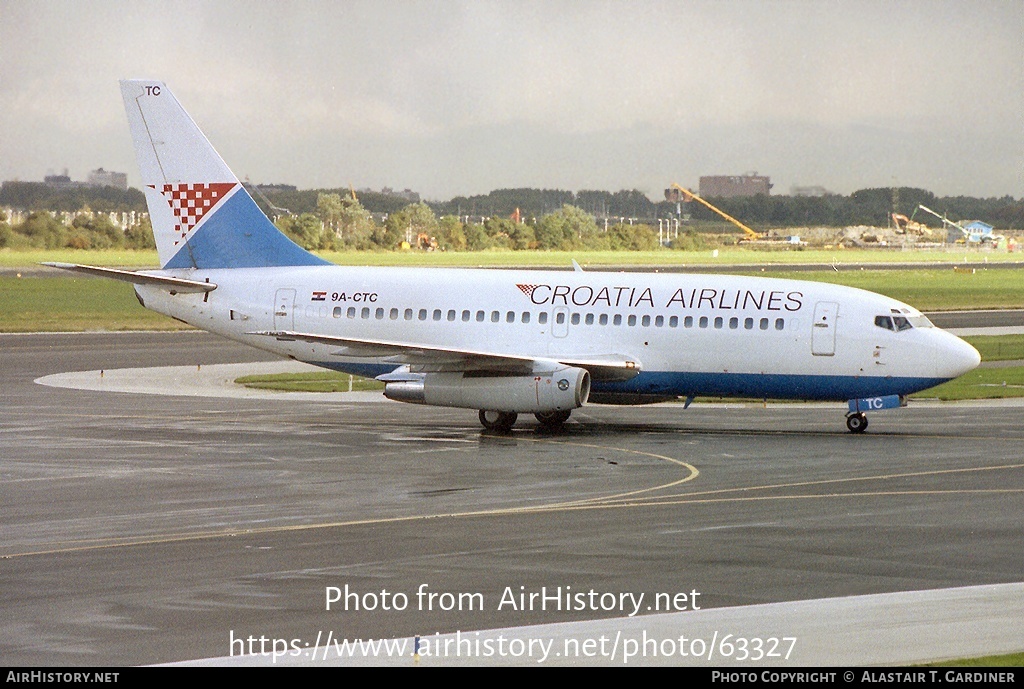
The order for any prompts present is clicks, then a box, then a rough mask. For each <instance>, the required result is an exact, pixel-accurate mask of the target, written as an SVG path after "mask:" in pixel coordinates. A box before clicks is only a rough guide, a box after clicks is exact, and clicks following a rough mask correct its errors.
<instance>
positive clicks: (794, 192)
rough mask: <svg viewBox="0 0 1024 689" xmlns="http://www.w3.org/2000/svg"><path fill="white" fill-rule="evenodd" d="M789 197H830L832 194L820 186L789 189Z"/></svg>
mask: <svg viewBox="0 0 1024 689" xmlns="http://www.w3.org/2000/svg"><path fill="white" fill-rule="evenodd" d="M789 195H790V196H831V195H832V192H831V191H829V190H828V189H826V188H825V187H821V186H812V187H790V189H789Z"/></svg>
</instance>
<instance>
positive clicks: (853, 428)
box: [846, 412, 868, 433]
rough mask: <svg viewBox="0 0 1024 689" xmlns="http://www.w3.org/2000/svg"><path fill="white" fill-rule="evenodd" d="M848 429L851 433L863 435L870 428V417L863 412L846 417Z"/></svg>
mask: <svg viewBox="0 0 1024 689" xmlns="http://www.w3.org/2000/svg"><path fill="white" fill-rule="evenodd" d="M846 427H847V428H849V429H850V433H863V432H864V431H865V430H867V427H868V417H867V415H865V414H864V413H863V412H857V413H854V414H847V415H846Z"/></svg>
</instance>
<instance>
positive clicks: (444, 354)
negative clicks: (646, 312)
mask: <svg viewBox="0 0 1024 689" xmlns="http://www.w3.org/2000/svg"><path fill="white" fill-rule="evenodd" d="M248 334H250V335H263V336H265V337H274V338H277V339H278V340H286V341H287V340H298V341H302V342H315V343H318V344H325V345H333V346H336V347H338V349H337V350H336V351H334V352H332V354H333V355H334V356H344V357H354V358H368V359H382V360H384V361H386V362H388V363H393V364H395V365H403V364H405V365H408V366H409V369H410V371H412V372H414V373H433V372H438V371H501V372H509V373H523V374H525V373H530V372H532V371H534V370H536V368H535V366H536V364H538V363H543V362H549V363H557V364H562V365H565V366H576V367H579V368H583V369H586V370H588V371H590V375H591V376H593V377H594V378H596V379H598V380H629V379H630V378H633V377H634V376H636V375H637V374H638V373H640V363H639V362H638V361H636V360H635V359H633V358H631V357H627V356H623V355H619V354H600V355H593V354H588V355H584V356H555V357H535V356H526V355H520V354H497V353H494V352H485V351H480V350H472V349H461V348H458V347H442V346H439V345H429V344H418V343H409V342H391V341H388V340H371V339H366V338H354V337H336V336H333V335H317V334H313V333H300V332H295V331H292V330H266V331H260V332H252V333H248Z"/></svg>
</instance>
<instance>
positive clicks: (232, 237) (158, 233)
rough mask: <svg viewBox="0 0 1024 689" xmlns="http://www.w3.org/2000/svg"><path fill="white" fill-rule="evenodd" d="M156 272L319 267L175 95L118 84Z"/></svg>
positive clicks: (141, 84) (155, 87) (138, 83)
mask: <svg viewBox="0 0 1024 689" xmlns="http://www.w3.org/2000/svg"><path fill="white" fill-rule="evenodd" d="M121 95H122V96H123V97H124V107H125V112H126V113H127V115H128V125H129V127H130V129H131V132H132V140H133V142H134V144H135V156H136V158H137V159H138V163H139V170H140V171H141V173H142V184H143V191H144V192H145V194H146V203H147V205H148V206H149V216H150V220H151V222H152V223H153V234H154V236H155V238H156V247H157V253H158V254H159V256H160V265H161V267H163V268H253V267H265V266H303V265H325V264H326V263H327V261H324V260H323V259H321V258H318V257H317V256H314V255H313V254H311V253H309V252H307V251H306V250H305V249H303V248H302V247H300V246H298V245H297V244H295V243H294V242H292V241H291V240H290V239H288V238H287V237H286V236H285V235H283V234H282V233H281V232H280V231H279V230H278V229H277V228H276V227H274V225H273V224H272V223H271V222H270V220H268V219H267V216H265V215H264V214H263V212H262V211H260V209H259V207H258V206H257V205H256V203H255V202H254V201H253V200H252V197H251V196H249V193H248V192H247V191H246V190H245V189H244V188H243V187H242V185H241V183H240V182H239V181H238V178H237V177H235V175H234V174H233V173H232V172H231V170H230V169H229V168H228V166H227V165H226V164H225V163H224V161H223V160H222V159H221V157H220V155H218V154H217V151H216V150H214V148H213V146H212V145H211V144H210V142H209V141H208V140H207V139H206V137H205V136H204V135H203V133H202V132H201V131H200V130H199V127H197V126H196V123H195V122H193V121H192V118H191V117H189V115H188V113H187V112H185V109H184V108H182V107H181V104H180V103H179V102H178V100H177V99H176V98H175V97H174V94H172V93H171V92H170V90H169V89H168V88H167V87H166V86H165V85H164V84H163V83H162V82H159V81H151V80H145V79H139V80H125V81H122V82H121Z"/></svg>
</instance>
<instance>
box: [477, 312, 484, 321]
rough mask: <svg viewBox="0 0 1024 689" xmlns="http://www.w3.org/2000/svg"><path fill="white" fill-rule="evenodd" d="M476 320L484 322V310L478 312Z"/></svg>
mask: <svg viewBox="0 0 1024 689" xmlns="http://www.w3.org/2000/svg"><path fill="white" fill-rule="evenodd" d="M476 322H477V323H483V322H484V312H483V311H477V312H476Z"/></svg>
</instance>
